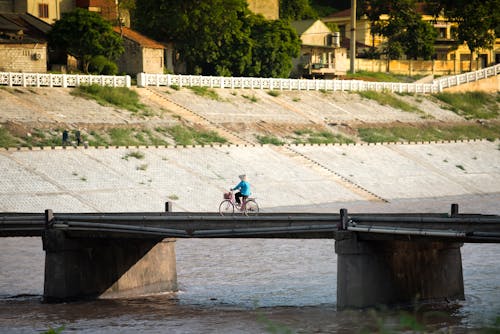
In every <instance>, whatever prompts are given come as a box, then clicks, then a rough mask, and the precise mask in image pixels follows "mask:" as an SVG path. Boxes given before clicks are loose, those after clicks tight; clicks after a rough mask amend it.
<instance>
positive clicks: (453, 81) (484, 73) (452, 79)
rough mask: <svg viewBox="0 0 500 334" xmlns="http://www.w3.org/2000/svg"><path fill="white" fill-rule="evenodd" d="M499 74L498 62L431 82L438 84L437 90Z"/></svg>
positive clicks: (499, 65)
mask: <svg viewBox="0 0 500 334" xmlns="http://www.w3.org/2000/svg"><path fill="white" fill-rule="evenodd" d="M499 74H500V64H496V65H494V66H490V67H486V68H483V69H481V70H478V71H474V72H468V73H464V74H458V75H453V76H449V77H444V78H439V79H436V80H434V81H433V84H436V85H438V86H439V91H442V90H443V89H445V88H449V87H453V86H459V85H462V84H466V83H469V82H473V81H478V80H481V79H486V78H489V77H494V76H496V75H499Z"/></svg>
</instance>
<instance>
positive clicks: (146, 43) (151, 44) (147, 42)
mask: <svg viewBox="0 0 500 334" xmlns="http://www.w3.org/2000/svg"><path fill="white" fill-rule="evenodd" d="M122 29H123V37H125V38H128V39H130V40H132V41H134V42H136V43H138V44H140V45H141V46H143V47H146V48H150V49H164V48H165V46H164V45H163V44H161V43H159V42H157V41H155V40H153V39H151V38H149V37H146V36H144V35H141V34H140V33H138V32H137V31H135V30H132V29H130V28H127V27H122ZM113 30H114V31H116V32H117V33H120V27H113Z"/></svg>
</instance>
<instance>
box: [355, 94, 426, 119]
mask: <svg viewBox="0 0 500 334" xmlns="http://www.w3.org/2000/svg"><path fill="white" fill-rule="evenodd" d="M358 94H359V95H360V96H362V97H364V98H366V99H371V100H375V101H377V102H378V103H379V104H381V105H388V106H391V107H393V108H396V109H400V110H403V111H406V112H415V113H419V114H423V112H422V111H421V110H420V109H418V108H417V107H415V106H413V105H411V104H409V103H408V102H405V101H403V100H401V99H398V98H397V97H396V96H395V95H394V94H391V93H389V92H376V91H371V90H370V91H363V92H358Z"/></svg>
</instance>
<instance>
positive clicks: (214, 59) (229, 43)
mask: <svg viewBox="0 0 500 334" xmlns="http://www.w3.org/2000/svg"><path fill="white" fill-rule="evenodd" d="M133 22H134V26H135V28H136V29H138V30H139V31H141V32H143V33H144V34H146V35H148V36H151V37H153V38H155V39H157V40H163V41H167V42H172V43H173V45H174V46H175V48H176V51H177V52H178V53H179V56H180V60H181V61H184V62H185V63H186V67H187V72H188V73H192V74H204V75H224V76H229V75H233V76H240V75H254V76H275V75H277V76H286V74H285V73H286V72H287V70H288V72H289V71H290V70H289V69H288V68H290V69H291V59H290V58H291V57H294V56H296V55H297V54H298V51H297V45H300V44H299V39H298V36H297V35H296V33H295V32H294V31H293V29H292V28H291V27H290V25H289V24H288V23H285V22H283V21H279V20H278V21H274V22H272V21H266V20H265V19H264V18H263V17H261V16H257V15H255V14H252V13H251V12H250V11H249V9H248V8H247V2H246V0H204V1H197V0H185V1H181V0H150V1H140V2H137V3H136V10H135V12H134V20H133Z"/></svg>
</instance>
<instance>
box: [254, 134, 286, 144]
mask: <svg viewBox="0 0 500 334" xmlns="http://www.w3.org/2000/svg"><path fill="white" fill-rule="evenodd" d="M257 141H258V142H259V143H260V144H271V145H276V146H281V145H283V144H284V142H283V141H282V140H280V139H278V138H277V137H274V136H259V135H258V136H257Z"/></svg>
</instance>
